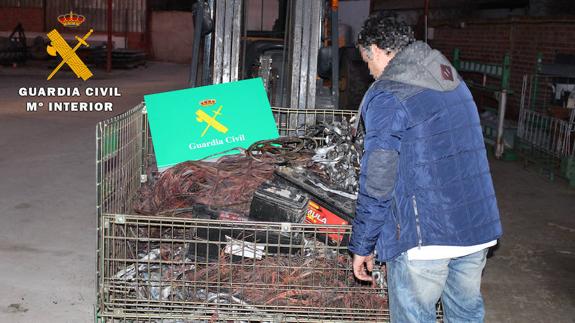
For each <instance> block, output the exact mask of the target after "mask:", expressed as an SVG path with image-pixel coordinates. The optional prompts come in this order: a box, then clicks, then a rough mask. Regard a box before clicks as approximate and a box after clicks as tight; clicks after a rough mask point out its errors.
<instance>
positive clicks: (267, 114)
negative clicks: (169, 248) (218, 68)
mask: <svg viewBox="0 0 575 323" xmlns="http://www.w3.org/2000/svg"><path fill="white" fill-rule="evenodd" d="M144 99H145V101H146V107H147V110H148V120H149V123H150V130H151V132H152V141H153V143H154V151H155V153H156V161H157V163H158V169H164V168H166V167H170V166H173V165H175V164H177V163H180V162H183V161H187V160H199V159H203V158H205V157H207V156H211V155H214V154H218V153H221V152H223V151H226V150H229V149H231V148H235V147H242V148H247V147H249V146H250V145H251V144H252V143H254V142H256V141H259V140H265V139H275V138H277V137H278V130H277V126H276V123H275V121H274V117H273V114H272V111H271V108H270V104H269V101H268V98H267V94H266V92H265V90H264V86H263V83H262V81H261V79H260V78H255V79H249V80H244V81H239V82H232V83H224V84H217V85H210V86H204V87H197V88H192V89H186V90H179V91H172V92H165V93H158V94H151V95H146V96H144Z"/></svg>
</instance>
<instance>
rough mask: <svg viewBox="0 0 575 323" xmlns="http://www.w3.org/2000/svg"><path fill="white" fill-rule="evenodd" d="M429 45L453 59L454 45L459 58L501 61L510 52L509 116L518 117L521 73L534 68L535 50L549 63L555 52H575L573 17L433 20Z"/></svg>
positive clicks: (532, 70)
mask: <svg viewBox="0 0 575 323" xmlns="http://www.w3.org/2000/svg"><path fill="white" fill-rule="evenodd" d="M432 26H434V28H435V30H434V39H433V40H432V41H430V44H431V45H432V47H434V48H436V49H439V50H441V51H442V52H443V53H444V54H445V55H446V56H447V57H448V58H449V59H452V53H453V49H454V48H460V49H461V59H463V60H473V61H481V62H486V63H501V62H502V60H503V56H504V54H505V53H506V52H509V53H510V54H511V88H512V90H513V91H514V92H515V94H514V95H512V96H511V97H510V100H509V105H508V107H509V110H508V114H507V116H508V118H513V119H515V118H517V115H518V112H519V102H520V101H519V100H520V98H521V82H522V78H523V75H524V74H526V73H533V72H534V71H535V65H536V57H537V53H538V52H541V53H543V62H544V63H552V62H553V61H554V59H555V55H556V54H557V53H561V54H571V55H575V17H565V18H559V17H554V18H553V20H550V19H548V18H547V19H546V18H535V17H521V18H506V19H498V20H469V21H465V23H464V27H463V28H462V25H461V21H443V22H441V21H433V22H432Z"/></svg>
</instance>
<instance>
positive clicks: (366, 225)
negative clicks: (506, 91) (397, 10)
mask: <svg viewBox="0 0 575 323" xmlns="http://www.w3.org/2000/svg"><path fill="white" fill-rule="evenodd" d="M361 109H362V118H363V120H364V125H365V130H366V133H365V146H364V155H363V158H362V161H361V173H360V190H359V196H358V201H357V210H356V216H355V219H354V221H353V234H352V237H351V241H350V245H349V249H350V251H351V252H353V253H355V254H358V255H362V256H365V255H368V254H370V253H372V252H373V251H374V250H376V251H377V259H378V260H380V261H387V260H389V259H392V258H394V257H396V256H397V255H399V254H400V253H401V252H403V251H406V250H408V249H410V248H413V247H416V246H418V245H420V246H425V245H448V246H471V245H476V244H481V243H485V242H488V241H491V240H494V239H497V238H498V237H499V236H500V235H501V232H502V230H501V223H500V220H499V211H498V208H497V201H496V199H495V192H494V189H493V183H492V180H491V174H490V171H489V165H488V162H487V157H486V150H485V145H484V142H483V136H482V132H481V126H480V124H479V116H478V112H477V107H476V105H475V103H474V101H473V98H472V96H471V93H470V92H469V89H468V88H467V86H466V85H465V83H464V82H462V81H461V80H460V78H459V76H458V75H457V72H456V71H455V69H454V68H453V67H452V66H451V64H450V63H449V61H448V60H447V59H446V58H445V57H444V56H443V55H441V53H439V52H438V51H436V50H432V49H431V48H429V46H427V45H426V44H425V43H422V42H416V43H413V44H411V45H409V46H408V47H407V48H405V49H403V50H402V51H401V52H399V53H398V54H397V55H396V56H395V57H394V58H393V59H392V60H391V61H390V63H389V65H388V66H387V67H386V69H385V71H384V72H383V73H382V75H381V76H380V78H379V79H378V80H376V81H375V82H374V83H373V84H372V86H371V87H370V89H369V90H368V91H367V93H366V94H365V96H364V99H363V102H362V107H361Z"/></svg>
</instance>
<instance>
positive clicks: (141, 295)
mask: <svg viewBox="0 0 575 323" xmlns="http://www.w3.org/2000/svg"><path fill="white" fill-rule="evenodd" d="M350 231H351V230H350V227H349V226H345V227H342V226H314V225H303V224H288V223H283V224H282V223H261V222H228V221H210V220H199V219H197V220H190V219H173V218H159V217H142V216H125V215H115V216H113V215H110V216H104V217H103V231H102V239H103V242H104V243H103V244H104V246H105V248H104V249H103V251H102V252H103V254H102V259H103V277H104V279H103V285H102V289H103V292H102V295H103V298H102V299H101V300H100V301H101V302H102V311H101V313H100V315H101V317H103V318H115V319H116V318H117V319H124V318H125V319H128V318H129V319H158V320H160V319H167V318H172V319H175V320H182V321H181V322H185V321H192V320H206V322H207V321H208V320H216V321H225V320H241V321H246V322H247V321H258V322H317V321H338V322H345V321H350V322H351V321H353V322H368V321H377V322H383V321H387V320H389V314H388V310H387V298H386V295H385V290H384V288H380V287H371V286H366V285H363V284H361V283H359V282H357V281H356V280H355V279H354V278H353V272H352V266H351V257H350V256H349V253H348V251H347V247H346V246H344V245H341V244H340V243H338V241H340V240H341V241H345V238H344V239H338V238H334V236H335V237H345V236H348V235H349V234H350ZM193 322H201V321H193Z"/></svg>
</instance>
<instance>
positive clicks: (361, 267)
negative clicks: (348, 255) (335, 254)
mask: <svg viewBox="0 0 575 323" xmlns="http://www.w3.org/2000/svg"><path fill="white" fill-rule="evenodd" d="M372 270H373V255H369V256H359V255H353V274H354V275H355V277H357V279H359V280H365V281H368V282H370V281H373V278H371V275H370V274H368V273H370V272H371V271H372Z"/></svg>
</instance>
